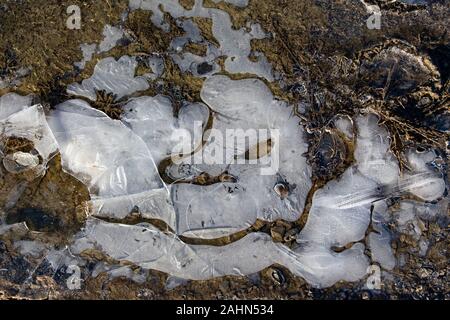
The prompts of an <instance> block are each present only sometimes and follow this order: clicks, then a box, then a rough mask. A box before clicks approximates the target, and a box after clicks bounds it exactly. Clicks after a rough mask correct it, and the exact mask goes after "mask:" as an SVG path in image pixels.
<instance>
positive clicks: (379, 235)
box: [368, 201, 396, 270]
mask: <svg viewBox="0 0 450 320" xmlns="http://www.w3.org/2000/svg"><path fill="white" fill-rule="evenodd" d="M389 219H390V213H389V212H388V207H387V205H386V202H385V201H379V202H376V203H375V204H374V208H373V212H372V227H373V228H374V230H375V232H371V233H370V234H369V236H368V246H369V249H370V254H371V257H372V261H374V262H378V263H379V264H380V265H381V267H383V268H384V269H386V270H392V269H394V268H395V266H396V260H395V257H394V252H393V250H392V247H391V235H390V233H389V231H388V230H386V228H385V227H384V226H385V225H387V223H388V222H389Z"/></svg>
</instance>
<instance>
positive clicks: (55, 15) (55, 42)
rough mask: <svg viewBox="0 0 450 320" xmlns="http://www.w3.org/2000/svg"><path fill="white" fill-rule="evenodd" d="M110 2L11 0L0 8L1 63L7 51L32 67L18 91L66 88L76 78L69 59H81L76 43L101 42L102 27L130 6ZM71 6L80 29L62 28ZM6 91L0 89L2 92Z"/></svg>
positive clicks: (42, 92) (122, 0)
mask: <svg viewBox="0 0 450 320" xmlns="http://www.w3.org/2000/svg"><path fill="white" fill-rule="evenodd" d="M109 2H112V3H113V4H114V5H110V3H109ZM109 2H108V1H95V2H86V1H81V0H70V1H66V0H63V1H59V0H25V1H22V2H21V3H20V4H16V5H13V4H12V3H9V4H8V10H5V11H0V25H1V29H2V39H1V41H0V64H1V65H3V64H4V63H2V61H5V60H6V59H7V56H6V55H5V53H7V52H8V51H9V52H10V53H12V56H13V57H14V61H15V62H16V63H17V64H18V65H20V66H22V67H26V68H30V69H31V73H30V74H29V75H28V76H26V77H24V78H23V79H22V84H21V85H20V86H19V87H18V88H17V89H16V91H17V92H19V93H21V94H29V93H34V94H38V95H41V96H42V97H43V98H44V97H45V96H46V95H51V94H52V92H51V91H52V87H53V88H55V87H57V86H59V85H61V86H67V85H68V84H69V83H71V82H74V81H76V80H79V79H80V78H78V77H76V76H74V74H70V73H71V72H73V71H74V67H73V63H74V62H76V61H81V60H82V58H83V57H82V53H81V50H80V47H79V46H80V44H82V43H94V42H95V43H99V42H100V41H101V40H102V38H103V35H102V31H103V27H104V26H105V25H106V24H111V25H114V24H116V23H118V22H119V21H120V15H121V13H122V12H124V11H125V10H126V8H127V6H128V1H126V0H120V1H118V0H112V1H109ZM70 5H78V6H79V7H80V9H81V16H82V22H81V23H82V24H81V29H80V30H70V29H68V28H67V26H66V21H67V19H68V18H69V15H68V14H67V13H66V10H67V8H68V7H69V6H70ZM99 12H101V13H102V14H98V13H99ZM9 56H11V54H10V55H9ZM10 64H11V63H10ZM45 84H49V85H48V86H47V87H46V86H45ZM8 90H9V89H0V94H3V93H5V92H7V91H8Z"/></svg>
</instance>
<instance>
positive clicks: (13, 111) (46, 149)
mask: <svg viewBox="0 0 450 320" xmlns="http://www.w3.org/2000/svg"><path fill="white" fill-rule="evenodd" d="M31 100H32V99H31V96H27V97H22V96H19V95H17V94H7V95H5V96H3V97H1V98H0V137H1V142H0V160H1V163H2V167H1V168H0V175H1V176H3V175H6V174H8V172H9V173H12V174H16V173H17V174H18V173H21V172H25V171H27V178H26V179H25V180H24V179H21V180H19V181H18V182H17V183H16V184H15V185H14V186H13V187H12V188H10V189H9V190H6V192H7V195H6V198H5V199H6V200H5V203H2V204H1V209H3V208H11V207H13V206H14V205H15V203H16V201H17V200H18V199H19V197H20V195H21V194H22V192H23V191H24V189H25V187H26V185H27V184H28V182H29V181H31V180H33V179H36V178H37V177H40V176H42V175H43V174H45V171H46V168H47V163H48V161H49V160H50V159H51V158H52V157H53V156H54V155H55V154H56V152H57V144H56V140H55V137H54V136H53V134H52V132H51V131H50V128H49V127H48V125H47V121H46V119H45V114H44V109H43V107H42V106H41V105H34V106H31ZM10 138H22V139H26V140H28V141H31V142H32V143H33V147H34V148H33V150H32V151H31V152H30V153H25V152H15V153H13V154H8V155H5V154H3V152H2V151H1V150H3V147H4V144H5V143H6V142H7V141H8V139H10ZM39 157H40V158H39ZM40 159H41V160H40ZM22 180H23V181H22Z"/></svg>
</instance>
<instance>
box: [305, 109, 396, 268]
mask: <svg viewBox="0 0 450 320" xmlns="http://www.w3.org/2000/svg"><path fill="white" fill-rule="evenodd" d="M356 123H357V128H358V136H357V142H356V150H355V158H356V161H357V162H356V164H355V165H354V166H352V167H350V168H348V169H347V170H346V171H345V172H344V173H343V174H342V176H341V177H339V178H338V179H335V180H333V181H330V182H329V183H327V184H326V185H325V186H324V187H323V188H322V189H320V190H318V191H316V193H315V194H314V197H313V200H312V207H311V209H310V211H309V216H308V221H307V223H306V225H305V227H304V228H303V230H302V231H301V232H300V234H299V235H298V237H297V242H298V243H299V244H301V246H307V247H308V246H311V247H314V248H315V250H317V248H322V249H323V250H325V251H327V250H328V251H330V252H331V249H332V247H334V246H337V247H343V246H345V245H347V244H349V243H354V242H357V241H360V240H362V239H363V238H364V236H365V232H366V230H367V227H368V226H369V223H370V211H371V206H372V203H374V202H376V201H377V200H381V199H384V198H386V197H389V196H390V195H391V194H389V192H391V190H394V189H395V188H394V186H397V177H398V168H397V165H396V163H395V161H394V160H393V159H392V158H391V156H390V154H389V153H388V147H389V145H388V143H387V140H388V137H387V132H385V131H384V130H383V129H382V128H381V127H379V126H378V119H377V117H375V116H374V115H370V114H369V115H367V116H360V117H358V118H357V119H356ZM388 186H390V187H388ZM371 239H372V242H371V243H372V247H373V249H374V252H375V255H376V256H377V257H379V256H380V255H381V253H380V252H381V249H380V247H381V246H382V245H383V244H386V241H385V238H384V237H383V238H381V239H378V238H376V237H374V236H372V237H371ZM380 241H381V242H382V241H384V242H383V243H380ZM377 245H378V246H377ZM377 249H380V250H378V251H377ZM346 251H347V250H344V251H343V252H346ZM302 253H303V251H302ZM304 254H305V259H307V260H308V259H309V258H313V257H314V250H311V251H309V252H305V253H304ZM383 254H384V253H383ZM355 263H356V261H355ZM359 263H362V264H364V262H363V261H362V260H359ZM359 267H363V265H360V266H359ZM337 268H338V266H337V265H336V266H335V265H332V266H330V272H335V270H337Z"/></svg>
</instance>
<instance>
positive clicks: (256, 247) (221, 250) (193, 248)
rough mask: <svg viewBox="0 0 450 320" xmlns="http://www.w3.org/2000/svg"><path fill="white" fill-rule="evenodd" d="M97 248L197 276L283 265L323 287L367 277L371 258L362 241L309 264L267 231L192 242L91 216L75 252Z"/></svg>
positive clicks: (141, 263) (149, 265) (322, 254)
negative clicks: (223, 241) (220, 242)
mask: <svg viewBox="0 0 450 320" xmlns="http://www.w3.org/2000/svg"><path fill="white" fill-rule="evenodd" d="M92 248H96V249H100V250H101V251H102V252H104V253H106V254H107V255H109V256H111V257H112V258H114V259H116V260H119V261H129V262H132V263H134V264H136V265H138V266H140V267H142V268H145V269H155V270H160V271H163V272H167V273H169V274H170V275H172V276H176V277H179V278H183V279H191V280H206V279H211V278H215V277H221V276H225V275H238V276H242V275H249V274H252V273H255V272H258V271H260V270H262V269H264V268H266V267H268V266H270V265H273V264H281V265H283V266H285V267H287V268H288V269H289V270H290V271H291V272H293V273H294V274H295V275H297V276H301V277H304V278H305V279H307V281H308V282H309V283H311V284H312V285H314V286H317V287H325V286H330V285H332V284H334V283H335V282H337V281H339V280H344V281H355V280H357V279H359V278H361V277H362V276H364V274H365V273H366V269H365V267H366V265H367V262H368V261H367V260H368V259H367V257H365V256H364V253H363V247H362V246H361V245H355V246H353V248H351V249H349V250H347V251H346V252H344V253H341V254H336V253H329V252H322V251H320V249H319V250H314V258H313V259H310V260H309V261H308V264H304V262H303V257H302V255H301V254H299V253H298V252H296V251H292V250H290V249H289V248H287V247H285V246H284V245H282V244H278V243H274V242H273V241H272V239H271V238H270V236H269V235H267V234H264V233H252V234H249V235H247V236H246V237H244V238H243V239H241V240H239V241H237V242H234V243H231V244H229V245H226V246H222V247H216V246H202V245H187V244H185V243H183V242H182V241H180V240H179V239H178V238H177V237H176V236H173V235H170V234H165V233H163V232H161V231H159V230H157V229H156V228H154V227H152V226H150V225H136V226H129V225H119V224H111V223H106V222H103V221H95V220H92V219H91V220H89V221H88V222H87V226H86V230H85V231H84V232H82V233H81V234H80V235H79V239H78V240H77V241H76V242H75V243H74V244H73V245H72V247H71V251H72V252H73V253H76V254H79V253H81V252H83V251H84V250H87V249H92ZM330 262H331V263H332V265H335V266H338V268H337V271H335V272H334V273H333V272H330V267H329V266H327V265H326V264H325V263H328V264H330ZM331 271H333V270H331Z"/></svg>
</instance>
